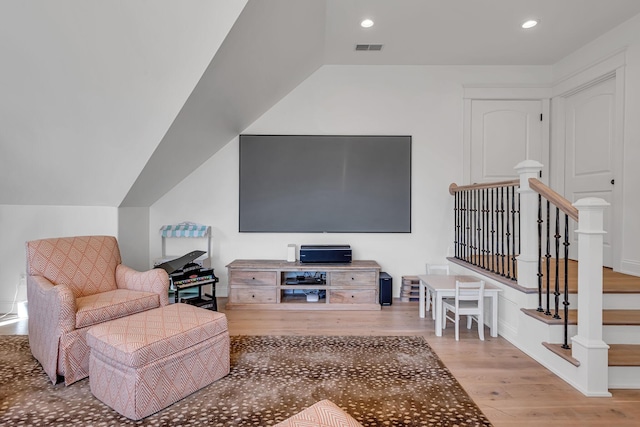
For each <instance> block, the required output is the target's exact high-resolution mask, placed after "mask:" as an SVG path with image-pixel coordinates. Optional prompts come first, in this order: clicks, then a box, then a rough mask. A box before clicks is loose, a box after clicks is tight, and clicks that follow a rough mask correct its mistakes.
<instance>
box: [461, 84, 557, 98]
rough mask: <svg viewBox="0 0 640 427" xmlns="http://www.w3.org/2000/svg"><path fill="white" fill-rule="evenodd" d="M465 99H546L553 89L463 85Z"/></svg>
mask: <svg viewBox="0 0 640 427" xmlns="http://www.w3.org/2000/svg"><path fill="white" fill-rule="evenodd" d="M462 87H463V89H464V95H463V96H464V98H465V99H495V100H502V99H545V98H551V88H550V87H549V86H546V85H545V86H539V85H522V86H513V85H504V86H501V85H490V86H489V85H463V86H462Z"/></svg>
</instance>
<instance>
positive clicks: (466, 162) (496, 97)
mask: <svg viewBox="0 0 640 427" xmlns="http://www.w3.org/2000/svg"><path fill="white" fill-rule="evenodd" d="M463 89H464V95H463V103H464V113H463V127H462V140H463V143H462V182H463V184H472V182H470V181H471V104H472V101H479V100H486V101H513V100H520V101H540V103H541V106H542V130H541V136H540V137H541V141H540V142H541V144H542V158H541V160H540V162H541V163H542V164H543V165H544V167H543V170H542V178H541V181H542V182H544V183H545V184H547V185H548V183H549V173H548V171H549V170H550V168H549V163H550V162H549V159H550V157H549V156H550V151H549V143H550V123H551V120H550V119H551V117H550V105H551V95H552V91H551V88H550V87H548V86H517V87H514V86H510V85H505V86H496V85H490V86H485V85H464V86H463ZM522 160H527V159H522ZM515 166H516V165H513V167H515Z"/></svg>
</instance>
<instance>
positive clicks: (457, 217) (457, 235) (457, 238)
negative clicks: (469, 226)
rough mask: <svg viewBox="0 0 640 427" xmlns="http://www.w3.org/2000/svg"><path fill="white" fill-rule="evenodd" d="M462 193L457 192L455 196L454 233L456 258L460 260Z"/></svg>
mask: <svg viewBox="0 0 640 427" xmlns="http://www.w3.org/2000/svg"><path fill="white" fill-rule="evenodd" d="M459 203H460V192H458V191H456V192H455V194H454V196H453V205H454V208H453V209H454V211H455V230H454V233H453V238H454V246H453V247H454V249H455V254H454V256H455V257H456V258H460V205H459Z"/></svg>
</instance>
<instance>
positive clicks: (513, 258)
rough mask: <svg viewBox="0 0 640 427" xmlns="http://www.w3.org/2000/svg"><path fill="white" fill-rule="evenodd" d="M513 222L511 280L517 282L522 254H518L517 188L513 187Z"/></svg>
mask: <svg viewBox="0 0 640 427" xmlns="http://www.w3.org/2000/svg"><path fill="white" fill-rule="evenodd" d="M511 220H512V221H511V222H512V223H513V234H512V236H511V247H512V248H513V255H512V256H511V268H512V274H511V280H517V278H518V275H517V273H516V255H519V254H520V252H519V251H518V252H516V187H511ZM519 231H520V230H518V239H519V238H520V233H519Z"/></svg>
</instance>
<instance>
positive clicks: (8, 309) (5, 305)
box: [0, 301, 18, 315]
mask: <svg viewBox="0 0 640 427" xmlns="http://www.w3.org/2000/svg"><path fill="white" fill-rule="evenodd" d="M5 313H11V314H18V304H14V303H13V301H0V315H2V314H5Z"/></svg>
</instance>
